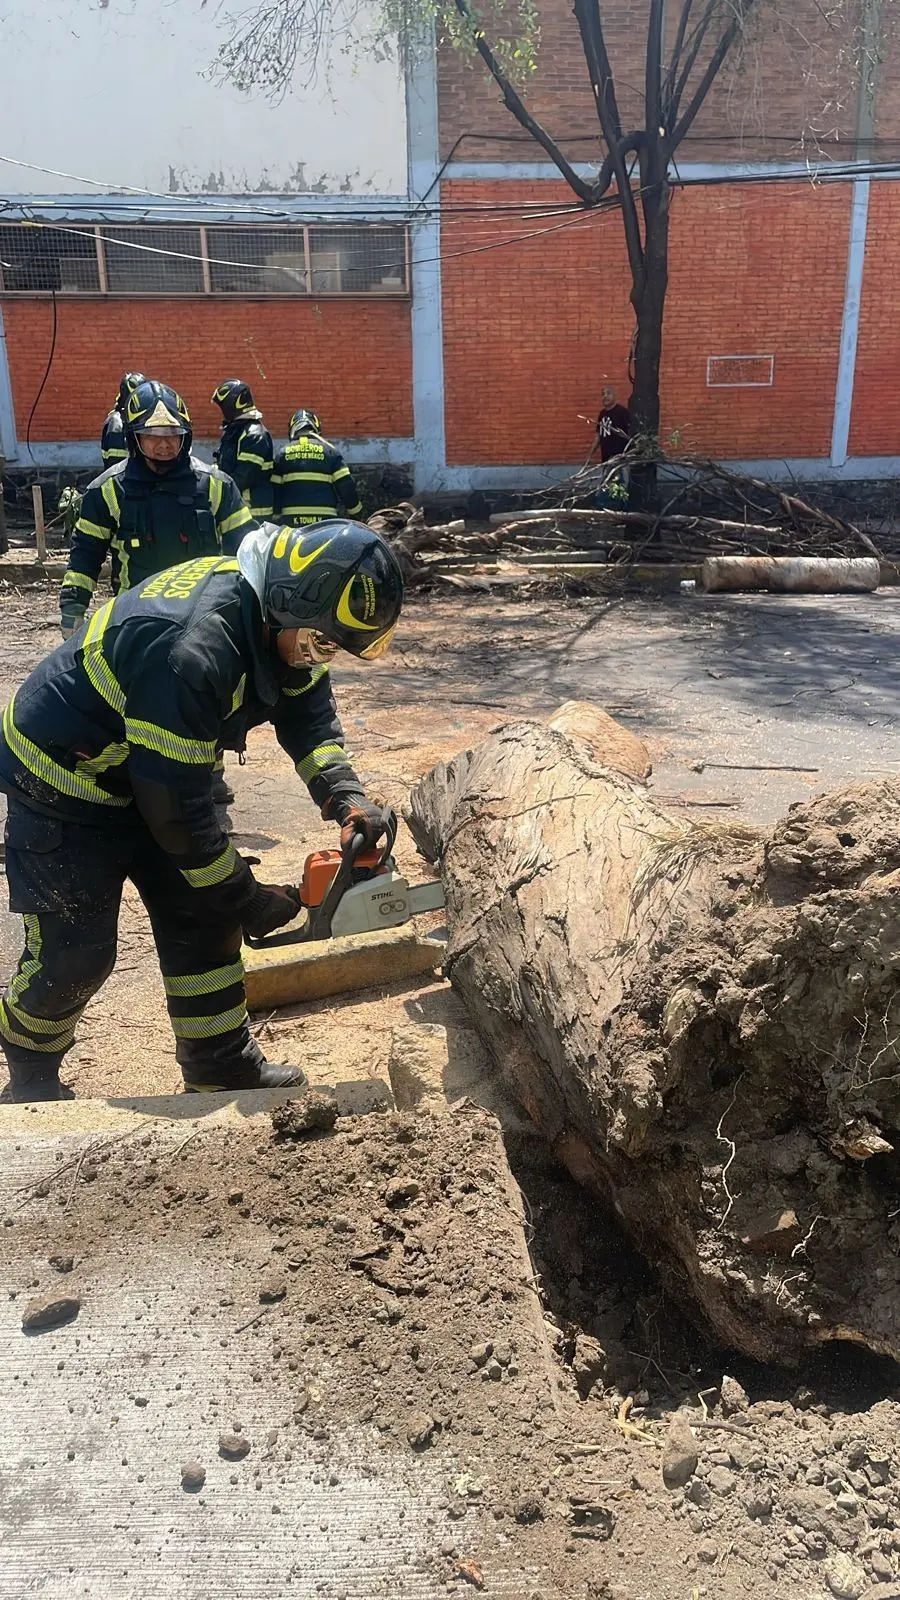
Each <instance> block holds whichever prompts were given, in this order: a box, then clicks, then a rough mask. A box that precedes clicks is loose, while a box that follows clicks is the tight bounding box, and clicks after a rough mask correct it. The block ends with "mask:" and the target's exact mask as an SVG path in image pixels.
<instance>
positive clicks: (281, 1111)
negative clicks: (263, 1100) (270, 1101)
mask: <svg viewBox="0 0 900 1600" xmlns="http://www.w3.org/2000/svg"><path fill="white" fill-rule="evenodd" d="M337 1114H338V1108H337V1101H336V1100H335V1099H333V1097H332V1096H331V1095H330V1094H318V1093H316V1092H315V1091H313V1092H311V1093H310V1094H306V1095H304V1096H303V1098H302V1099H297V1100H287V1101H285V1103H284V1105H282V1106H275V1108H274V1110H273V1111H272V1112H271V1117H272V1127H273V1128H274V1129H275V1132H276V1133H277V1135H278V1137H279V1138H280V1139H308V1138H309V1137H310V1135H311V1134H316V1133H328V1132H330V1130H331V1129H332V1128H333V1127H334V1125H335V1123H336V1122H337Z"/></svg>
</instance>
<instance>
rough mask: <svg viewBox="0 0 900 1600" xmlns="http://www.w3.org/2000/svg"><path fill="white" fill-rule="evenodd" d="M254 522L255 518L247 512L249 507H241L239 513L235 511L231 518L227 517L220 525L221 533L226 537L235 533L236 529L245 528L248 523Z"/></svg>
mask: <svg viewBox="0 0 900 1600" xmlns="http://www.w3.org/2000/svg"><path fill="white" fill-rule="evenodd" d="M252 521H253V518H252V516H251V515H250V512H249V511H248V510H247V507H246V506H240V507H239V508H238V510H237V511H233V512H232V513H231V516H230V517H225V518H224V519H223V521H222V522H220V523H219V533H220V534H222V536H223V537H224V535H225V534H226V533H233V532H234V530H235V528H243V527H244V526H245V524H246V523H248V522H252Z"/></svg>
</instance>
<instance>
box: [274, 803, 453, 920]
mask: <svg viewBox="0 0 900 1600" xmlns="http://www.w3.org/2000/svg"><path fill="white" fill-rule="evenodd" d="M396 838H397V819H396V817H395V815H394V813H393V812H392V811H390V812H389V811H386V812H385V837H384V842H383V844H381V845H376V846H375V847H374V849H373V848H371V847H370V848H369V849H366V841H365V837H364V835H363V834H361V833H355V834H354V835H353V837H352V838H351V839H350V840H349V842H348V843H347V844H346V845H345V846H344V847H343V849H341V850H314V851H313V853H312V855H309V856H307V858H306V862H305V864H304V867H303V878H302V880H301V882H300V886H299V892H300V905H301V907H302V910H303V912H304V921H303V922H302V923H301V924H300V926H299V927H297V926H295V925H293V924H292V925H291V926H290V927H289V928H286V929H279V931H278V932H277V933H270V934H266V935H264V937H263V938H261V939H252V938H250V937H248V938H247V943H248V944H249V945H251V946H252V947H253V949H254V950H263V949H269V948H270V947H271V946H272V945H280V944H315V943H316V942H317V941H319V940H322V939H342V938H344V937H345V936H346V935H347V934H350V933H377V932H378V930H379V928H399V927H400V926H401V925H402V924H403V923H404V922H408V921H409V919H410V917H417V916H419V915H420V914H421V913H422V912H423V911H440V909H441V907H442V906H443V905H444V904H445V901H444V890H443V886H442V885H441V884H440V883H437V882H435V883H416V884H409V883H407V881H406V879H405V878H404V877H403V875H402V874H401V873H400V872H399V871H398V869H397V863H396V862H395V860H394V857H393V849H394V843H395V841H396Z"/></svg>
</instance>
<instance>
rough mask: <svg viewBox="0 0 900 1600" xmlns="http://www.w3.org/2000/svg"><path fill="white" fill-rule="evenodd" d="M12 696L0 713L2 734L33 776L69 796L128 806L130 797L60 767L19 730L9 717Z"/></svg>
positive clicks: (11, 715)
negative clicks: (115, 792) (127, 797)
mask: <svg viewBox="0 0 900 1600" xmlns="http://www.w3.org/2000/svg"><path fill="white" fill-rule="evenodd" d="M14 706H15V698H13V699H12V700H10V702H9V705H8V706H7V707H6V710H5V711H4V713H3V734H4V737H5V739H6V742H7V744H8V745H9V748H10V750H11V751H12V753H13V755H14V756H15V758H16V760H17V761H21V763H22V766H23V767H27V769H28V771H29V772H33V773H34V776H35V777H36V778H40V779H42V781H43V782H44V783H49V784H50V786H51V788H53V789H58V790H59V792H60V794H67V795H69V796H70V798H71V799H73V800H88V801H90V802H91V803H92V804H94V805H101V806H128V805H130V804H131V800H130V799H126V798H124V797H123V796H121V795H114V794H107V793H106V792H105V790H103V789H101V788H100V786H99V784H97V783H94V781H93V779H91V778H85V777H82V776H81V774H80V773H77V772H70V771H69V770H68V768H67V767H61V766H60V765H59V763H58V762H56V761H54V760H53V759H52V757H51V756H48V755H47V753H46V751H45V750H41V749H39V748H38V746H37V745H36V744H35V743H34V742H33V740H31V739H29V738H28V736H27V735H26V734H24V733H22V732H21V731H20V730H19V729H18V728H17V727H16V724H15V721H14V720H13V717H14V712H13V707H14Z"/></svg>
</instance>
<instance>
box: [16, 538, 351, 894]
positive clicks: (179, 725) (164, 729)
mask: <svg viewBox="0 0 900 1600" xmlns="http://www.w3.org/2000/svg"><path fill="white" fill-rule="evenodd" d="M264 722H271V723H272V724H273V726H274V729H275V734H276V737H277V739H278V741H279V743H280V744H281V745H282V747H283V748H284V749H285V750H286V751H287V753H288V755H289V756H290V757H291V759H292V761H293V762H294V765H295V767H296V770H297V772H298V774H299V776H300V777H301V778H302V779H303V781H304V782H305V783H306V784H307V786H308V788H309V791H310V794H311V795H312V798H313V800H314V801H315V803H316V804H317V805H318V806H319V807H320V808H324V809H325V810H327V813H328V815H329V816H333V817H334V818H335V819H336V820H337V821H338V822H341V821H342V820H343V816H344V813H345V812H346V810H347V809H348V808H349V806H350V805H351V804H352V802H353V801H355V800H358V799H359V798H360V797H361V796H362V795H363V793H364V791H363V788H362V785H361V783H360V781H359V779H358V777H357V776H356V773H355V772H354V771H353V768H352V767H351V766H350V763H349V760H348V757H347V754H346V752H345V750H344V736H343V731H342V728H341V724H340V721H339V719H338V715H337V708H336V706H335V703H334V698H333V695H332V692H331V686H330V680H329V675H328V668H327V667H321V666H319V667H313V668H309V669H301V668H289V667H286V666H284V665H283V664H282V663H281V661H280V660H279V658H278V657H277V655H275V654H274V653H271V654H270V652H269V651H268V649H267V648H266V645H265V643H264V635H263V618H262V612H261V609H260V604H259V601H258V599H257V598H256V595H255V594H254V592H253V589H252V588H251V586H250V584H249V583H247V581H246V579H244V578H243V577H242V576H241V575H240V573H239V571H238V564H237V561H236V560H235V559H234V557H228V556H218V557H217V556H206V557H202V558H200V559H198V560H194V561H189V562H186V563H185V564H184V565H182V566H179V567H173V568H169V569H168V570H167V571H166V572H162V573H159V574H158V576H156V577H154V578H151V579H149V580H148V581H147V582H146V583H143V584H141V585H140V587H139V588H136V589H129V590H127V591H126V592H124V593H122V594H119V595H117V596H116V597H115V598H114V599H113V600H109V601H107V603H106V604H105V605H104V606H101V607H100V608H99V610H97V611H95V613H94V615H93V616H92V618H91V620H90V622H89V623H88V625H87V627H83V628H81V629H80V630H79V632H78V633H77V634H76V635H75V636H74V637H73V638H71V639H69V640H67V641H66V643H65V644H63V645H61V646H60V647H59V648H58V649H57V650H55V651H54V652H53V653H52V655H49V656H47V658H46V659H45V660H44V661H42V662H41V664H40V666H38V667H37V668H36V669H35V671H34V672H33V673H32V674H31V676H30V677H29V678H27V679H26V681H25V682H24V683H23V685H22V686H21V688H20V689H19V690H18V692H17V693H16V695H15V696H14V698H13V699H12V700H11V701H10V703H9V705H8V706H7V707H6V709H5V711H4V713H3V720H2V732H0V788H2V789H3V790H5V792H6V793H7V794H9V795H13V796H14V797H15V798H16V799H18V800H20V801H22V803H23V804H24V805H26V806H30V807H31V808H32V810H35V811H39V812H42V813H45V814H47V815H50V816H55V817H60V818H65V819H66V820H70V821H73V822H81V823H88V824H90V825H91V826H93V827H97V826H103V824H104V819H109V820H110V821H111V822H115V823H116V824H117V825H119V824H122V823H126V824H127V823H133V824H134V825H140V824H141V823H143V824H145V825H146V826H147V827H149V829H150V830H151V832H152V834H153V835H154V837H155V839H156V840H157V841H158V843H159V844H160V845H161V846H162V848H163V849H164V850H165V851H166V852H167V853H168V854H169V855H170V856H171V857H172V858H173V860H174V862H175V865H176V866H177V868H178V869H179V871H180V872H181V873H182V875H183V877H184V878H185V880H186V881H187V883H188V884H189V885H190V886H191V887H192V888H194V889H196V890H197V893H198V905H197V912H198V915H199V916H201V917H203V918H204V919H216V918H218V917H223V918H225V917H231V918H232V919H234V918H235V917H238V918H239V917H240V915H241V913H242V912H243V911H246V909H247V907H248V905H249V904H250V901H251V900H252V897H253V894H254V892H255V882H254V879H253V875H252V873H251V872H250V868H249V867H248V866H247V864H246V863H245V862H244V861H243V859H242V858H241V857H240V856H238V855H237V854H236V853H235V850H234V848H233V846H232V844H231V842H230V840H229V839H228V838H227V836H226V835H225V834H224V833H223V832H222V829H221V827H220V825H219V822H218V820H217V818H216V810H215V806H214V804H213V799H212V774H213V766H214V764H215V761H216V752H217V750H220V749H223V748H224V749H227V750H239V751H240V750H243V748H244V746H245V743H246V737H247V730H248V729H249V728H252V727H256V726H258V725H259V724H260V723H264Z"/></svg>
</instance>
